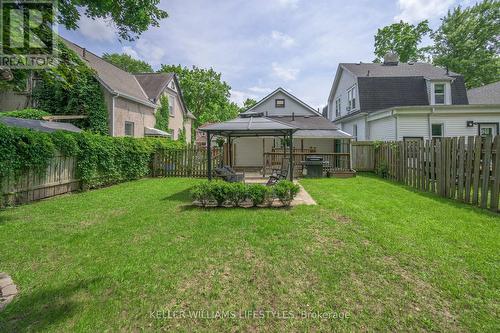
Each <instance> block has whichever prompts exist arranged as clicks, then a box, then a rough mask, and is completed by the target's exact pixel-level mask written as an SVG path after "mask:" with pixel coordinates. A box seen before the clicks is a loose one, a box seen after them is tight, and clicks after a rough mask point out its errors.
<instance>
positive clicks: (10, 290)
mask: <svg viewBox="0 0 500 333" xmlns="http://www.w3.org/2000/svg"><path fill="white" fill-rule="evenodd" d="M16 294H17V288H16V286H15V285H13V284H10V285H8V286H7V287H3V288H2V297H9V296H15V295H16Z"/></svg>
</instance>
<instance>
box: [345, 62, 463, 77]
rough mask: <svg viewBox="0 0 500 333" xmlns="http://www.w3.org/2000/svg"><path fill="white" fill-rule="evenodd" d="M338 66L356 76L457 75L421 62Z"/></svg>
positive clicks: (346, 64)
mask: <svg viewBox="0 0 500 333" xmlns="http://www.w3.org/2000/svg"><path fill="white" fill-rule="evenodd" d="M340 66H342V67H344V68H345V69H347V70H348V71H349V72H351V73H353V74H354V75H356V76H358V77H367V76H369V77H408V76H423V77H425V78H428V79H450V76H457V75H458V74H456V73H453V72H449V73H448V74H447V73H446V69H443V68H440V67H436V66H433V65H431V64H427V63H422V62H416V63H413V64H410V63H399V64H398V65H397V66H389V65H384V64H375V63H341V64H340ZM368 71H369V73H368Z"/></svg>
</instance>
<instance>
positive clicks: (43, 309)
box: [0, 279, 100, 332]
mask: <svg viewBox="0 0 500 333" xmlns="http://www.w3.org/2000/svg"><path fill="white" fill-rule="evenodd" d="M99 280H100V279H89V280H82V281H77V282H75V283H71V284H68V285H65V286H63V287H59V288H53V289H46V288H42V289H38V290H35V291H34V292H32V293H31V294H28V295H26V294H23V292H22V290H21V293H20V294H18V295H17V296H16V298H15V299H14V301H13V302H12V303H10V304H9V305H7V307H6V308H4V310H3V311H2V312H1V313H0V331H2V332H27V331H30V332H38V331H45V330H47V329H49V328H50V327H51V326H52V325H56V324H58V323H59V322H61V321H64V320H66V319H69V318H71V317H72V316H73V315H74V314H75V313H77V311H78V310H79V309H80V303H79V302H76V301H75V300H73V299H72V297H73V296H74V295H75V294H77V293H78V292H80V291H82V290H85V289H87V288H88V287H89V286H90V285H92V284H94V283H96V282H98V281H99ZM80 310H81V309H80Z"/></svg>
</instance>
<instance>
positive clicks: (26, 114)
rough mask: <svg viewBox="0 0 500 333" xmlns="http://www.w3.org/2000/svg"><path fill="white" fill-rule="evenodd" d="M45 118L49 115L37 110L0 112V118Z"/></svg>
mask: <svg viewBox="0 0 500 333" xmlns="http://www.w3.org/2000/svg"><path fill="white" fill-rule="evenodd" d="M46 116H50V113H48V112H45V111H42V110H38V109H23V110H15V111H7V112H0V117H13V118H24V119H36V120H42V118H43V117H46Z"/></svg>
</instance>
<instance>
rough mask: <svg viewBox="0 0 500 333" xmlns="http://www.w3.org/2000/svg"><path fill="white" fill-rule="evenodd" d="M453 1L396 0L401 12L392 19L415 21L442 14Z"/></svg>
mask: <svg viewBox="0 0 500 333" xmlns="http://www.w3.org/2000/svg"><path fill="white" fill-rule="evenodd" d="M454 3H455V1H454V0H398V5H399V9H400V10H401V13H400V14H399V15H397V16H396V17H394V19H395V20H396V21H400V20H403V21H406V22H410V23H416V22H418V21H422V20H426V19H431V18H434V17H438V16H442V15H443V14H445V13H446V11H447V10H448V8H449V7H450V6H451V5H452V4H454Z"/></svg>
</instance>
